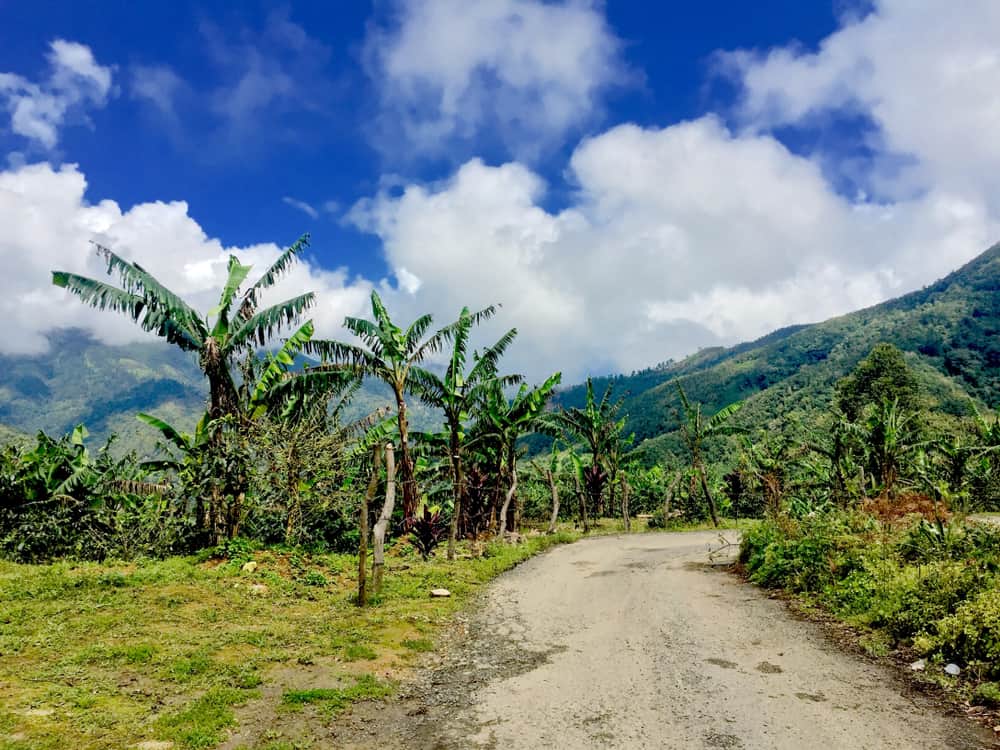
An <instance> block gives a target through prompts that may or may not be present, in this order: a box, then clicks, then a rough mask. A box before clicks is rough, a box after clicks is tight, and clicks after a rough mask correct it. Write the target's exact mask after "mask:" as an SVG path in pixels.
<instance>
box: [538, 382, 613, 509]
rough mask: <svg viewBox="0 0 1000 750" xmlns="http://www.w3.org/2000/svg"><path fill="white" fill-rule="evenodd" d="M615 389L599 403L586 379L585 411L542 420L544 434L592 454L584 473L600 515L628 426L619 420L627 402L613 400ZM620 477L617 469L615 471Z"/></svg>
mask: <svg viewBox="0 0 1000 750" xmlns="http://www.w3.org/2000/svg"><path fill="white" fill-rule="evenodd" d="M612 389H613V386H612V385H610V384H609V385H608V387H607V388H606V389H605V391H604V395H603V396H602V397H601V399H600V400H599V401H598V400H597V398H596V397H595V396H594V384H593V382H592V381H591V379H590V378H587V400H586V403H585V404H584V407H583V408H582V409H580V408H578V407H573V408H569V409H563V410H561V411H557V412H552V413H550V414H546V415H545V417H544V418H543V420H542V427H543V430H544V431H545V432H546V433H547V434H549V435H553V436H562V437H563V438H564V439H565V440H566V442H567V443H574V442H583V443H584V444H586V446H587V448H588V449H589V450H590V466H589V467H588V468H587V469H585V470H584V473H583V479H584V486H585V489H586V491H587V497H588V500H589V502H590V505H591V507H592V508H593V509H594V510H595V511H597V512H598V513H600V510H602V509H603V502H602V499H603V496H604V494H603V493H604V487H605V485H606V484H607V481H608V476H609V473H608V471H607V470H606V468H605V467H606V466H607V462H608V459H609V458H617V456H618V455H619V454H618V453H616V451H617V449H618V448H619V446H618V441H619V437H620V435H621V432H622V429H623V428H624V426H625V420H624V418H620V417H619V416H618V414H619V412H620V411H621V408H622V404H623V402H624V398H619V399H618V400H617V401H613V400H612V399H611V392H612ZM614 471H615V473H617V466H616V467H614Z"/></svg>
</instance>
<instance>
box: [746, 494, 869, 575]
mask: <svg viewBox="0 0 1000 750" xmlns="http://www.w3.org/2000/svg"><path fill="white" fill-rule="evenodd" d="M875 530H876V527H875V524H874V522H873V521H872V520H871V519H870V518H868V517H867V516H863V515H861V514H851V513H841V512H831V513H825V514H818V515H816V516H814V517H807V518H803V519H792V518H788V517H778V518H774V519H767V520H765V521H764V522H763V523H761V524H759V525H757V526H756V527H755V528H753V529H751V530H749V531H748V532H747V533H746V534H745V535H744V537H743V541H742V543H741V548H740V560H741V562H742V563H743V564H744V565H745V566H746V569H747V572H748V573H749V575H750V580H752V581H753V582H754V583H758V584H760V585H762V586H769V587H779V586H780V587H784V588H788V589H790V590H792V591H800V592H806V591H809V592H818V591H822V590H823V589H824V588H826V587H827V586H829V585H831V584H832V583H834V582H836V581H839V580H840V579H842V578H844V577H846V576H848V575H849V574H850V573H851V572H852V571H853V570H856V569H859V568H861V567H863V552H864V550H865V549H866V548H867V547H868V545H869V544H870V543H871V539H869V538H867V535H869V534H870V533H871V532H874V531H875Z"/></svg>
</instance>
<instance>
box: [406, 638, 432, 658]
mask: <svg viewBox="0 0 1000 750" xmlns="http://www.w3.org/2000/svg"><path fill="white" fill-rule="evenodd" d="M402 645H403V647H404V648H408V649H410V651H416V652H417V653H418V654H422V653H426V652H427V651H433V650H434V644H433V643H432V642H431V641H430V640H428V639H427V638H415V639H408V640H405V641H403V644H402Z"/></svg>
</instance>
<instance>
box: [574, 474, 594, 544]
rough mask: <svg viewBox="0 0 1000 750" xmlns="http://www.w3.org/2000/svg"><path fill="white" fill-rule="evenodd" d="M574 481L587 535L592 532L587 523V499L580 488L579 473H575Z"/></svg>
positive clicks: (584, 531)
mask: <svg viewBox="0 0 1000 750" xmlns="http://www.w3.org/2000/svg"><path fill="white" fill-rule="evenodd" d="M573 480H574V481H575V482H576V498H577V500H578V501H579V502H580V523H581V524H582V525H583V533H584V534H586V533H587V532H588V531H590V525H589V524H588V523H587V497H586V495H585V494H584V492H583V488H582V487H581V486H580V474H579V473H578V472H575V471H574V472H573Z"/></svg>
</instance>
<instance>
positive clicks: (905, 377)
mask: <svg viewBox="0 0 1000 750" xmlns="http://www.w3.org/2000/svg"><path fill="white" fill-rule="evenodd" d="M919 399H920V386H919V385H918V383H917V381H916V378H914V377H913V374H912V373H911V372H910V369H909V368H908V367H907V365H906V360H905V359H904V358H903V352H901V351H900V350H899V349H897V348H896V347H895V346H893V345H892V344H886V343H880V344H877V345H876V346H875V348H873V349H872V350H871V352H870V353H869V355H868V356H867V357H866V358H865V359H864V360H863V361H862V362H861V363H860V364H858V366H857V367H856V368H854V371H853V372H852V373H851V374H850V375H848V376H847V377H845V378H843V379H841V380H839V381H837V386H836V405H837V408H838V409H840V410H841V411H842V412H843V413H844V415H845V416H846V417H847V418H848V419H849V420H851V421H854V420H856V419H858V417H860V416H861V414H862V412H864V410H865V409H866V408H867V407H869V406H879V405H881V404H883V403H892V402H895V403H896V404H897V406H898V408H899V409H900V410H901V411H904V412H914V411H916V410H917V409H918V408H919V407H920V401H919Z"/></svg>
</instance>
